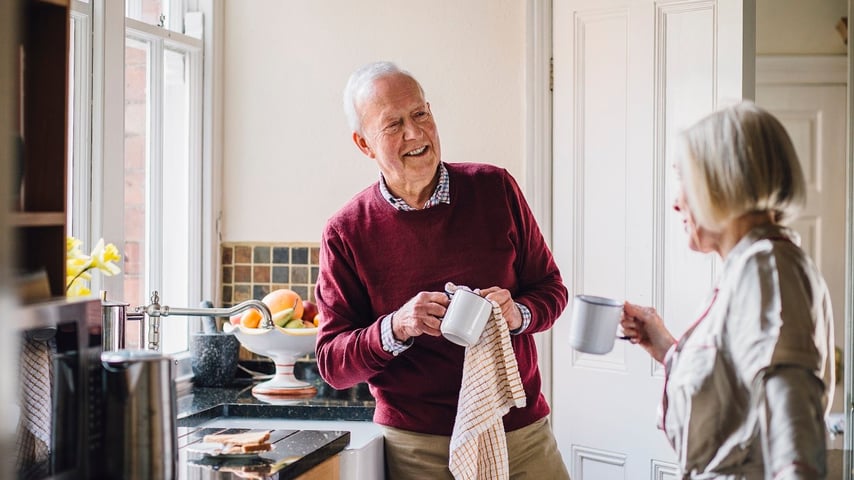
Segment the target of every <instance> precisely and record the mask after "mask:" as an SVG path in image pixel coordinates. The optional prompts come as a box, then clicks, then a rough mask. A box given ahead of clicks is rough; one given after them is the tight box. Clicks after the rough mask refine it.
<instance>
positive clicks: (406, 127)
mask: <svg viewBox="0 0 854 480" xmlns="http://www.w3.org/2000/svg"><path fill="white" fill-rule="evenodd" d="M422 133H423V132H422V130H421V127H419V126H418V125H416V124H415V122H412V121H409V120H406V121H404V122H403V139H404V140H413V139H416V138H418V137H420V136H421V134H422Z"/></svg>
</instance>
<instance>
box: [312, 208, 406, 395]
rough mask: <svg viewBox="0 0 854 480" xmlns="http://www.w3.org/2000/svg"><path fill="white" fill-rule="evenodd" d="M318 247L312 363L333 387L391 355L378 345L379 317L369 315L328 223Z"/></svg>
mask: <svg viewBox="0 0 854 480" xmlns="http://www.w3.org/2000/svg"><path fill="white" fill-rule="evenodd" d="M321 245H322V246H321V250H320V275H319V277H318V280H317V289H316V291H315V296H316V298H317V304H318V308H319V310H320V313H321V318H322V321H321V322H320V325H319V330H318V335H317V346H316V349H315V353H316V356H317V367H318V371H319V373H320V375H321V376H322V377H323V379H324V380H325V381H326V382H327V383H329V385H331V386H332V387H333V388H336V389H345V388H349V387H352V386H353V385H356V384H357V383H360V382H364V381H367V380H368V379H370V378H371V377H372V376H373V375H375V374H377V373H379V372H380V371H382V369H383V367H384V366H385V365H386V364H387V363H388V362H389V361H391V360H392V359H393V358H394V356H393V355H392V354H391V353H390V352H386V351H384V350H383V347H382V340H381V323H382V321H381V320H382V318H384V316H382V317H379V318H373V316H372V314H371V313H370V312H371V309H370V302H369V299H368V298H367V293H366V292H365V290H364V288H363V287H362V286H361V284H360V282H359V280H358V277H357V273H356V268H355V265H354V264H353V262H354V261H353V259H352V257H350V256H349V255H348V254H347V252H348V248H347V245H346V243H345V242H344V241H343V239H342V238H341V236H340V235H338V233H337V231H336V230H335V228H334V226H331V225H330V226H327V227H326V229H325V231H324V234H323V241H322V242H321Z"/></svg>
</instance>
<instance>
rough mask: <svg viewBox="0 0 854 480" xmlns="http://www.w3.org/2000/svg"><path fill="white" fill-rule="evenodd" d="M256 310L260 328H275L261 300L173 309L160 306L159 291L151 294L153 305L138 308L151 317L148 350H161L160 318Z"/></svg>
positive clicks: (221, 314) (268, 310)
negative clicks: (228, 306)
mask: <svg viewBox="0 0 854 480" xmlns="http://www.w3.org/2000/svg"><path fill="white" fill-rule="evenodd" d="M250 308H255V309H257V310H258V311H259V312H261V317H262V319H261V324H260V325H259V327H260V328H266V329H271V328H273V315H272V314H271V313H270V307H268V306H267V304H265V303H264V302H262V301H261V300H254V299H253V300H246V301H245V302H241V303H238V304H237V305H235V306H233V307H231V308H171V307H169V306H167V305H160V294H159V293H158V292H157V290H154V291H153V292H151V303H150V304H149V305H145V306H139V307H136V311H137V312H141V313H144V314H145V315H147V316H148V317H149V320H150V322H149V327H148V328H149V331H148V349H149V350H159V349H160V317H168V316H169V315H178V316H188V317H207V316H212V317H230V316H232V315H237V314H238V313H240V312H243V311H244V310H249V309H250Z"/></svg>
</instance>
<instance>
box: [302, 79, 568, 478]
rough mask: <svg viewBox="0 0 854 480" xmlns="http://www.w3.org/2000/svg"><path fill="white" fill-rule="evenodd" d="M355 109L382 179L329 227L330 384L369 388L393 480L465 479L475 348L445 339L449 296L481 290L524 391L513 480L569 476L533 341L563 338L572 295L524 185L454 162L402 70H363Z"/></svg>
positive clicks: (350, 93)
mask: <svg viewBox="0 0 854 480" xmlns="http://www.w3.org/2000/svg"><path fill="white" fill-rule="evenodd" d="M344 108H345V111H346V113H347V117H348V119H349V122H350V126H351V128H352V130H353V141H354V142H355V144H356V146H357V147H358V148H359V150H360V151H361V152H362V153H364V154H365V155H366V156H367V157H369V158H372V159H374V160H375V161H376V163H377V166H378V167H379V170H380V178H379V181H378V182H377V183H374V184H372V185H370V186H369V187H368V188H366V189H365V190H363V191H361V192H360V193H358V194H357V195H356V196H355V197H353V198H352V199H351V200H350V201H349V202H348V203H347V204H346V205H344V207H343V208H341V210H339V211H338V212H337V213H336V214H335V215H333V216H332V217H331V218H330V219H329V221H328V223H327V225H326V228H325V229H324V233H323V239H322V246H321V257H320V263H321V266H320V277H319V279H318V282H317V292H316V297H317V300H318V305H319V308H320V311H321V315H322V318H323V321H322V322H321V325H320V331H319V334H318V338H317V363H318V367H319V370H320V373H321V375H322V376H323V378H324V379H325V380H326V381H327V382H328V383H329V384H330V385H332V386H333V387H335V388H347V387H350V386H353V385H355V384H357V383H359V382H367V383H368V384H369V386H370V389H371V392H372V393H373V395H374V397H375V398H376V411H375V414H374V421H375V422H376V423H378V424H380V425H382V426H383V427H384V430H385V438H386V468H387V472H388V475H389V477H390V478H393V479H409V478H412V479H416V478H417V479H424V478H430V479H440V478H449V479H450V478H453V477H452V476H451V473H450V471H449V468H448V458H449V441H450V435H451V433H452V431H453V427H454V419H455V414H456V410H457V402H458V398H459V393H460V386H461V381H462V372H463V360H464V354H465V350H464V348H463V347H460V346H457V345H455V344H454V343H451V342H450V341H448V340H446V339H445V338H443V337H442V336H441V333H440V325H441V320H442V317H443V316H444V314H445V309H446V307H447V306H448V303H449V300H448V296H447V295H446V294H445V292H444V291H443V289H444V286H445V284H446V282H453V283H455V284H457V285H465V286H468V287H471V288H475V289H479V291H480V293H481V294H482V295H483V296H485V297H486V298H487V299H489V300H493V301H495V302H497V303H498V304H499V305H500V307H501V311H502V314H503V317H504V319H506V321H507V327H508V328H509V330H510V334H511V342H512V346H513V350H514V352H515V355H516V361H517V364H518V368H519V373H520V376H521V381H522V384H523V386H524V390H525V397H526V405H525V406H524V407H523V408H512V409H510V411H509V413H508V414H507V415H506V416H504V418H503V421H504V430H505V435H506V441H507V449H508V452H509V468H510V474H511V478H521V477H522V476H524V478H548V479H561V478H569V475H568V474H567V471H566V467H565V466H564V464H563V461H562V459H561V456H560V453H559V452H558V450H557V445H556V442H555V440H554V436H553V435H552V433H551V429H550V427H549V424H548V421H547V416H548V414H549V405H548V403H547V402H546V400H545V398H544V397H543V395H542V393H541V380H540V372H539V369H538V367H537V351H536V346H535V343H534V337H533V334H534V333H537V332H542V331H544V330H548V329H549V328H551V327H552V325H553V324H554V322H555V320H556V319H557V318H558V316H559V315H560V313H561V312H562V311H563V309H564V308H565V307H566V303H567V289H566V287H565V286H564V284H563V280H562V278H561V275H560V272H559V270H558V268H557V266H556V265H555V262H554V259H553V258H552V254H551V251H550V250H549V248H548V246H547V245H546V243H545V241H544V239H543V236H542V234H541V232H540V230H539V227H538V226H537V222H536V220H535V218H534V216H533V214H532V212H531V210H530V208H529V206H528V204H527V202H526V201H525V198H524V196H523V195H522V192H521V190H520V189H519V186H518V185H517V183H516V181H515V180H514V179H513V177H512V176H511V175H510V174H509V173H508V172H507V171H506V170H504V169H502V168H498V167H495V166H491V165H486V164H476V163H444V162H442V159H441V148H440V145H439V134H438V130H437V128H436V123H435V121H434V119H433V113H432V112H431V110H430V104H429V103H428V102H427V101H426V100H425V97H424V91H423V89H422V88H421V85H420V84H419V83H418V82H417V81H416V80H415V78H414V77H413V76H412V75H410V74H409V73H407V72H405V71H403V70H400V69H399V68H398V67H397V66H395V65H394V64H391V63H387V62H379V63H372V64H369V65H366V66H364V67H362V68H361V69H359V70H357V71H356V72H354V73H353V74H352V75H351V77H350V79H349V81H348V83H347V87H346V89H345V92H344Z"/></svg>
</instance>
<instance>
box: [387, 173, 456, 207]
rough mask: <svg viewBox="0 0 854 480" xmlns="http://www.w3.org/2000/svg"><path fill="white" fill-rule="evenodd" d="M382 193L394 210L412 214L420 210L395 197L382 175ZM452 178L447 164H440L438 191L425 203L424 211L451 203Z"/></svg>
mask: <svg viewBox="0 0 854 480" xmlns="http://www.w3.org/2000/svg"><path fill="white" fill-rule="evenodd" d="M379 183H380V193H382V196H383V198H385V199H386V201H387V202H388V203H389V204H390V205H391V206H392V207H394V208H396V209H398V210H400V211H403V212H411V211H414V210H418V209H417V208H413V207H411V206H409V204H407V203H406V202H404V201H403V199H402V198H400V197H395V196H394V195H392V193H391V192H390V191H389V189H388V187H387V186H386V183H385V178H383V174H382V173H380V182H379ZM450 184H451V181H450V178H449V176H448V169H447V168H445V164H444V163H442V162H439V184H438V185H436V189H435V190H433V195H430V198H429V199H427V201H426V202H425V203H424V206H423V207H421V208H422V209H427V208H430V207H435V206H436V205H439V204H440V203H447V204H450V203H451V193H450V192H451V190H450Z"/></svg>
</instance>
